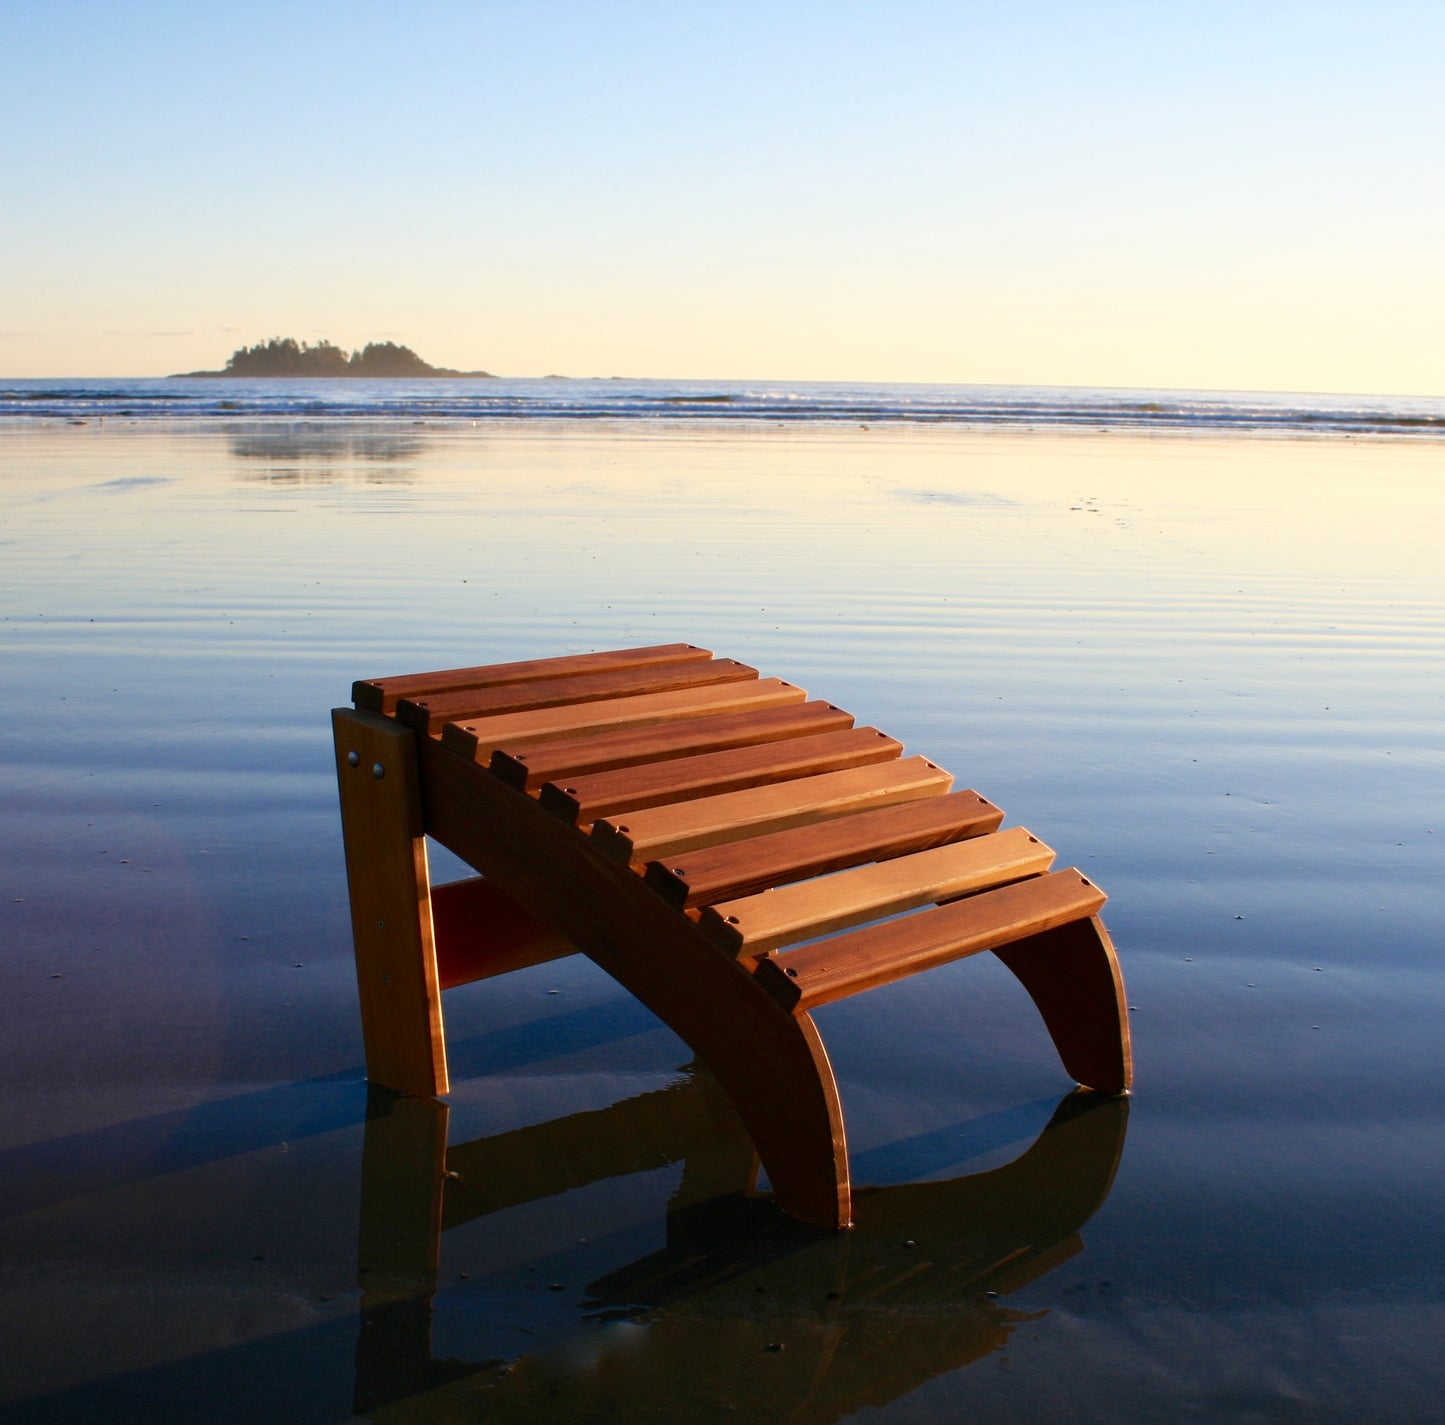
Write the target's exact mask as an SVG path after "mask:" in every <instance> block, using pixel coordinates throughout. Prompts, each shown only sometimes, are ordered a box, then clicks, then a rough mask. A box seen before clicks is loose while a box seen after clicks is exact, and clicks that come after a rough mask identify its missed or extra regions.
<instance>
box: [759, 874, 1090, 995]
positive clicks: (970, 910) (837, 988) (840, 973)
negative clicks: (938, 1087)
mask: <svg viewBox="0 0 1445 1425" xmlns="http://www.w3.org/2000/svg"><path fill="white" fill-rule="evenodd" d="M1105 900H1106V897H1105V895H1104V893H1103V892H1102V891H1101V890H1099V888H1098V887H1097V886H1095V885H1093V884H1092V883H1091V882H1089V881H1087V880H1085V879H1084V877H1083V876H1082V875H1081V874H1080V873H1079V872H1078V871H1077V870H1073V869H1070V870H1067V871H1054V872H1051V873H1050V874H1049V875H1047V876H1039V877H1037V878H1035V879H1034V880H1031V881H1020V882H1019V883H1018V884H1017V885H1012V886H1004V887H1002V888H1001V889H999V890H996V891H984V892H983V893H982V894H981V895H976V896H969V897H967V898H966V899H964V900H960V901H954V902H953V903H952V904H950V905H943V906H938V907H936V908H935V909H933V910H928V911H920V912H919V914H917V915H910V916H905V917H903V918H902V919H899V920H890V921H887V922H885V923H884V924H882V925H870V926H867V927H865V928H864V929H862V930H851V931H848V932H846V933H845V934H843V935H837V936H834V937H833V938H832V939H831V940H820V941H818V942H817V943H816V944H813V945H804V946H802V947H801V948H799V949H797V950H792V951H787V952H784V953H783V954H780V955H773V956H769V957H767V958H766V959H763V960H761V961H759V963H758V968H757V970H756V972H755V974H756V979H757V981H758V983H759V984H760V985H762V986H763V988H764V989H766V990H767V991H768V993H769V994H771V995H772V996H773V997H774V998H775V999H776V1000H777V1001H778V1003H779V1004H781V1005H782V1006H783V1007H784V1008H785V1009H789V1010H793V1011H795V1012H799V1013H803V1012H806V1011H808V1010H812V1009H816V1008H817V1007H818V1006H819V1005H823V1004H828V1003H830V1002H831V1001H833V1000H836V999H842V998H843V997H844V996H846V995H852V994H857V993H859V991H861V990H870V989H875V988H877V986H879V985H886V984H889V983H890V982H891V981H893V980H897V979H901V978H902V977H903V976H905V975H912V974H916V973H917V972H918V971H920V970H928V969H932V968H933V967H934V966H936V965H945V964H947V963H948V962H949V961H950V960H957V959H960V958H961V957H962V956H964V955H973V954H977V953H978V952H979V951H980V950H992V949H995V948H996V947H999V946H1004V945H1011V944H1013V943H1014V942H1015V941H1017V940H1022V939H1024V938H1026V937H1027V936H1030V935H1039V934H1041V933H1043V932H1044V931H1048V930H1055V929H1057V928H1058V927H1060V926H1063V925H1068V924H1069V923H1070V922H1072V921H1076V920H1085V919H1087V918H1088V917H1090V916H1092V915H1095V914H1096V913H1097V912H1098V911H1099V909H1100V908H1101V907H1102V906H1103V904H1104V901H1105Z"/></svg>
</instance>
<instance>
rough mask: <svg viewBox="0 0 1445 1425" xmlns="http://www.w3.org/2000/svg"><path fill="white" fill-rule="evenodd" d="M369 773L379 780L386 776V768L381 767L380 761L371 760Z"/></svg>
mask: <svg viewBox="0 0 1445 1425" xmlns="http://www.w3.org/2000/svg"><path fill="white" fill-rule="evenodd" d="M371 775H372V776H373V777H375V778H376V780H377V781H378V782H379V781H381V779H382V778H383V777H384V776H386V768H385V767H383V766H382V765H381V763H380V762H373V763H372V764H371Z"/></svg>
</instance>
